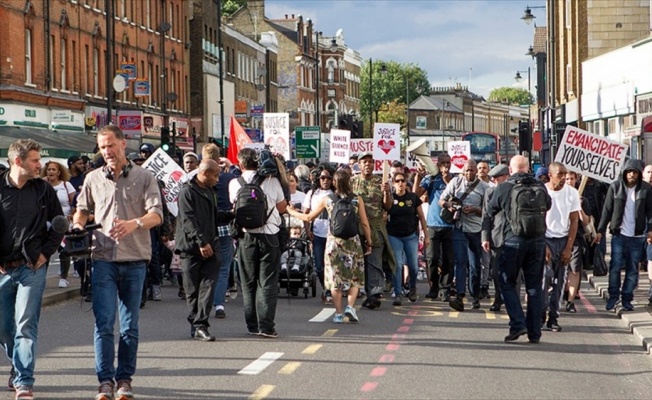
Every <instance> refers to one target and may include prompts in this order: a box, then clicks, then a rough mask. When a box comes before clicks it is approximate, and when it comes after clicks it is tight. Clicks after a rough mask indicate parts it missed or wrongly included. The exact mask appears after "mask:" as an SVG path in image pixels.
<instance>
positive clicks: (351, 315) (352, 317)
mask: <svg viewBox="0 0 652 400" xmlns="http://www.w3.org/2000/svg"><path fill="white" fill-rule="evenodd" d="M344 315H346V317H347V318H348V319H349V322H358V321H360V320H359V319H358V314H356V313H355V309H354V308H353V307H351V306H346V308H345V309H344Z"/></svg>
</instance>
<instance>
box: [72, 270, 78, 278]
mask: <svg viewBox="0 0 652 400" xmlns="http://www.w3.org/2000/svg"><path fill="white" fill-rule="evenodd" d="M72 276H74V277H75V278H79V272H77V270H74V271H72Z"/></svg>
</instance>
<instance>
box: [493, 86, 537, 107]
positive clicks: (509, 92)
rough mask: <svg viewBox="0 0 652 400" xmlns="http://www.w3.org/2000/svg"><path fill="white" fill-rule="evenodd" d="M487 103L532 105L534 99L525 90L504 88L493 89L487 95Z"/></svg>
mask: <svg viewBox="0 0 652 400" xmlns="http://www.w3.org/2000/svg"><path fill="white" fill-rule="evenodd" d="M489 101H497V102H502V101H507V102H508V103H509V104H519V105H526V104H528V105H529V104H532V103H534V97H533V96H532V93H530V92H528V91H527V90H526V89H521V88H514V87H507V86H505V87H500V88H496V89H493V90H492V91H491V92H490V93H489Z"/></svg>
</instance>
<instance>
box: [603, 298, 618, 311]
mask: <svg viewBox="0 0 652 400" xmlns="http://www.w3.org/2000/svg"><path fill="white" fill-rule="evenodd" d="M616 304H618V297H609V300H607V306H606V307H605V308H606V310H607V311H611V310H613V309H614V308H616Z"/></svg>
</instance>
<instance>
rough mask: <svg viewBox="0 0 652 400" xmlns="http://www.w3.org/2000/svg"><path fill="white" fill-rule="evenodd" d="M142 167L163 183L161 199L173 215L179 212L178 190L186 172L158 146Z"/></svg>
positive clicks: (179, 190) (184, 179)
mask: <svg viewBox="0 0 652 400" xmlns="http://www.w3.org/2000/svg"><path fill="white" fill-rule="evenodd" d="M143 168H145V169H147V170H149V171H151V172H152V173H153V174H154V177H156V179H158V180H160V181H161V182H163V183H164V184H165V187H164V188H163V200H164V201H165V203H167V206H168V209H169V210H170V212H171V213H172V215H174V216H175V217H176V216H177V214H178V213H179V206H178V205H177V201H178V200H179V192H181V187H182V186H183V183H184V182H185V181H186V172H185V171H184V170H183V169H182V168H181V167H180V166H179V164H177V163H176V162H174V160H173V159H172V158H171V157H170V156H169V155H168V154H167V153H166V152H165V151H163V150H162V149H161V148H158V149H157V150H156V151H155V152H154V154H152V155H151V156H150V157H149V158H148V159H147V160H145V162H144V163H143Z"/></svg>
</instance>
